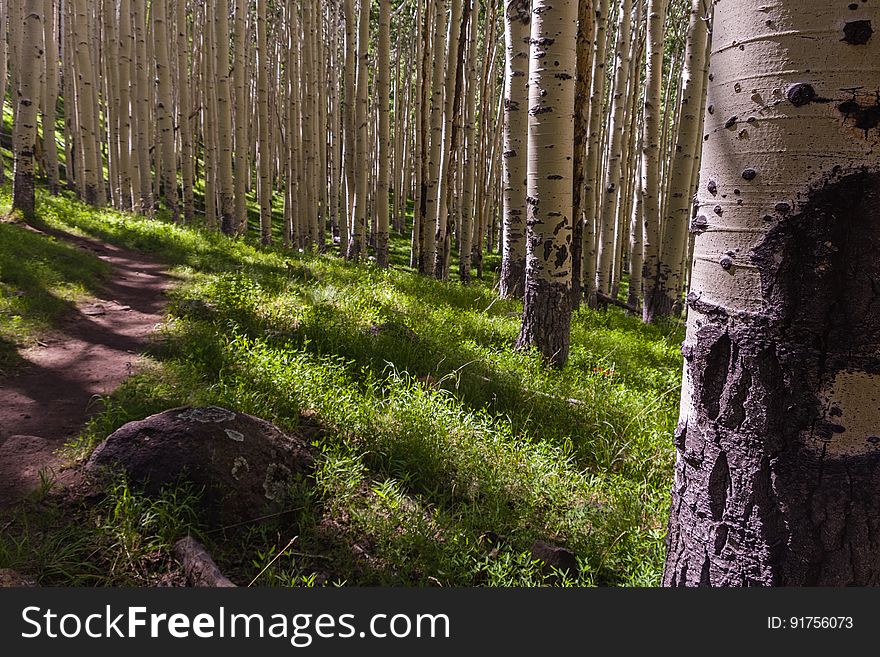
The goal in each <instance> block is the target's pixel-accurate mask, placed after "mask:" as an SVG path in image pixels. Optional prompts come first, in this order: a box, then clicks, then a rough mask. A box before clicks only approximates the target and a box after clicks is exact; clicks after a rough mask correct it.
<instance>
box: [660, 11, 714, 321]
mask: <svg viewBox="0 0 880 657" xmlns="http://www.w3.org/2000/svg"><path fill="white" fill-rule="evenodd" d="M708 36H709V30H708V29H707V28H706V21H705V20H704V17H703V3H702V0H693V2H692V3H691V9H690V21H689V26H688V37H687V45H686V52H685V65H684V67H683V69H682V81H681V83H680V84H681V86H682V100H681V108H680V111H679V114H680V123H679V129H678V138H677V140H676V146H675V153H674V157H673V161H672V167H671V170H670V173H669V198H668V201H667V210H666V219H665V221H664V228H663V238H662V242H661V251H660V257H659V261H658V262H657V272H656V278H655V285H654V287H653V289H647V288H646V292H645V294H646V304H645V320H646V321H649V322H650V321H653V320H654V319H655V318H656V317H665V316H668V315H670V314H672V313H673V312H674V309H675V308H676V307H677V305H678V304H680V303H681V301H682V293H683V268H682V266H681V262H682V261H683V258H684V251H685V249H686V247H687V228H688V225H689V223H690V219H691V208H692V205H693V203H692V198H693V193H694V188H695V187H696V181H695V180H694V175H693V170H694V161H695V160H696V158H697V155H698V153H697V151H698V150H699V148H700V135H701V134H702V127H703V114H702V111H701V99H702V98H703V95H704V94H703V88H704V86H703V85H704V81H705V77H706V76H705V65H706V48H707V43H708ZM647 297H650V298H651V307H650V308H651V311H652V312H651V313H650V314H649V312H648V303H647Z"/></svg>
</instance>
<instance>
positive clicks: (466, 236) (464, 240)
mask: <svg viewBox="0 0 880 657" xmlns="http://www.w3.org/2000/svg"><path fill="white" fill-rule="evenodd" d="M469 1H470V2H471V6H470V9H469V12H470V26H469V28H468V33H467V41H468V50H469V54H468V75H467V76H466V80H467V84H468V89H467V91H466V94H465V99H466V100H465V117H464V153H465V161H464V178H463V180H462V193H461V231H460V233H461V245H460V246H459V250H458V251H459V264H458V276H459V279H460V280H461V282H462V283H464V284H467V283H469V282H470V280H471V255H472V254H471V251H472V249H473V244H474V227H473V225H474V221H473V219H474V178H475V172H476V155H477V149H476V147H475V145H474V135H475V131H474V120H475V116H476V109H477V93H476V91H477V90H476V86H477V28H478V27H479V14H480V11H479V5H478V4H477V0H469Z"/></svg>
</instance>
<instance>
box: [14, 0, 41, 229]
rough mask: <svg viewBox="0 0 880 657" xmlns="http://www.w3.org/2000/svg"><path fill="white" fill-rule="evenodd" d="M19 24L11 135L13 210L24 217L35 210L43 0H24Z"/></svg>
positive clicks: (28, 218) (31, 215)
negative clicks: (12, 130)
mask: <svg viewBox="0 0 880 657" xmlns="http://www.w3.org/2000/svg"><path fill="white" fill-rule="evenodd" d="M20 17H21V19H22V20H21V24H18V25H13V27H12V29H13V31H17V32H20V33H21V48H20V49H19V51H18V53H17V55H18V59H17V64H18V65H17V66H16V67H15V69H16V72H17V73H16V79H17V80H18V88H17V89H16V96H15V100H16V105H17V109H16V112H15V119H16V120H15V131H14V135H13V147H12V151H13V158H14V164H13V183H12V210H13V211H18V212H20V213H21V214H22V215H23V216H24V218H25V219H26V220H30V219H33V218H34V216H35V214H36V198H35V194H34V149H35V148H36V144H37V108H38V103H37V96H38V94H39V93H40V84H39V81H40V78H39V71H40V66H41V65H42V61H43V2H42V0H23V2H22V5H21V11H20Z"/></svg>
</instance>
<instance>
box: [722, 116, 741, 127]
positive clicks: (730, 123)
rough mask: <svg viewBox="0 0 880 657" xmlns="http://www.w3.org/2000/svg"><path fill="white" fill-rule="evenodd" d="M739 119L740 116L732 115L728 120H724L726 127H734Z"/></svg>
mask: <svg viewBox="0 0 880 657" xmlns="http://www.w3.org/2000/svg"><path fill="white" fill-rule="evenodd" d="M738 120H739V117H738V116H735V115H734V116H731V117H730V118H729V119H727V121H725V122H724V127H725V128H732V127H733V126H735V125H736V122H737V121H738Z"/></svg>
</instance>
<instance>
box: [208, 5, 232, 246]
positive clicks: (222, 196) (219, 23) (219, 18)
mask: <svg viewBox="0 0 880 657" xmlns="http://www.w3.org/2000/svg"><path fill="white" fill-rule="evenodd" d="M214 2H215V3H216V7H215V13H214V30H215V35H214V36H215V38H214V52H215V57H214V61H215V62H216V64H215V67H216V68H215V76H216V77H215V78H214V80H213V82H214V83H213V84H211V82H212V81H211V80H209V84H210V85H211V86H212V87H213V89H214V94H215V107H216V109H215V111H216V113H217V170H218V176H217V178H218V186H219V201H220V229H221V230H222V231H223V233H225V234H226V235H232V234H234V233H235V231H236V225H235V185H234V182H233V178H232V97H231V96H232V94H231V84H230V79H229V77H230V75H229V74H230V70H229V0H214Z"/></svg>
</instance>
